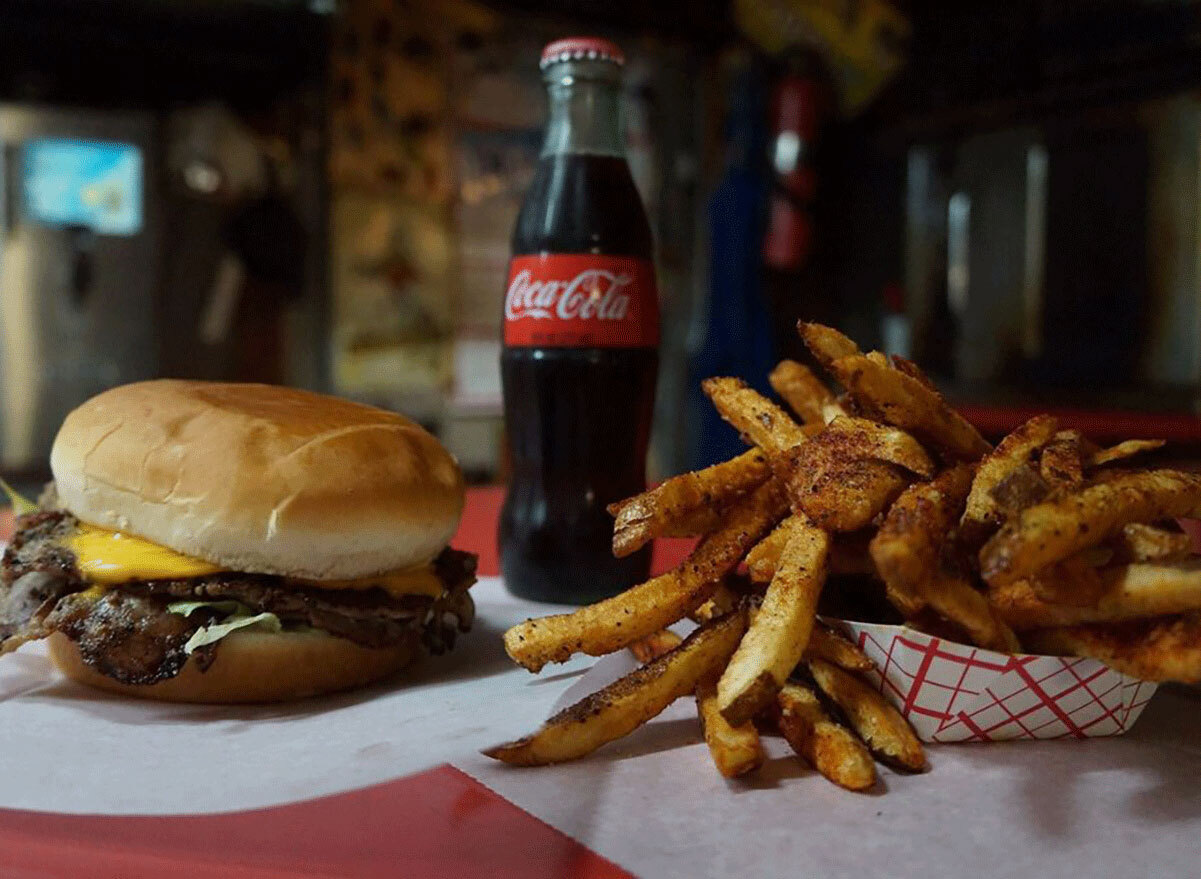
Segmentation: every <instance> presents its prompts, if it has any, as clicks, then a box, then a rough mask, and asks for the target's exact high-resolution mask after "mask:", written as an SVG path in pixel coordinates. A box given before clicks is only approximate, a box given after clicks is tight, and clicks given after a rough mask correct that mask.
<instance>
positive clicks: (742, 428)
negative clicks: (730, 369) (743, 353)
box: [701, 378, 805, 455]
mask: <svg viewBox="0 0 1201 879" xmlns="http://www.w3.org/2000/svg"><path fill="white" fill-rule="evenodd" d="M701 387H702V388H704V390H705V393H706V394H707V395H708V397H709V399H710V400H712V401H713V405H714V406H715V407H716V408H717V411H718V413H719V414H720V415H721V417H722V418H723V419H725V420H726V422H728V423H729V424H730V426H732V427H733V428H734V429H735V430H737V431H738V432H739V433H740V434H741V435H742V437H743V439H745V440H746V441H747V442H748V443H750V444H752V445H756V446H758V447H759V448H761V449H763V451H765V452H767V453H768V454H769V455H781V454H783V453H784V452H786V451H788V450H789V449H791V448H792V447H793V446H797V445H800V444H801V443H803V442H804V441H805V432H804V431H803V430H802V429H801V427H800V425H798V424H797V423H796V422H795V421H793V420H792V419H791V418H790V417H789V416H788V413H787V412H785V411H784V410H783V409H781V408H780V407H779V406H777V405H776V404H775V403H773V402H772V401H771V400H769V399H767V398H766V397H764V396H762V395H761V394H759V393H758V392H757V391H754V390H752V389H751V388H749V387H747V384H746V382H744V381H743V380H742V379H738V378H708V379H705V380H704V381H703V382H701Z"/></svg>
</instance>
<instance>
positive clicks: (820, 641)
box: [802, 625, 876, 671]
mask: <svg viewBox="0 0 1201 879" xmlns="http://www.w3.org/2000/svg"><path fill="white" fill-rule="evenodd" d="M802 658H803V659H805V660H814V659H824V660H825V661H826V662H830V663H833V664H834V665H837V666H838V667H839V668H845V669H846V670H847V671H871V670H872V669H874V668H875V667H876V664H875V663H874V662H872V661H871V659H869V658H868V656H867V654H866V653H864V652H863V651H862V650H860V649H859V648H858V647H856V646H855V645H854V644H852V643H851V642H850V641H848V640H847V639H846V638H844V637H843V636H842V635H840V634H838V633H837V632H835V631H834V630H833V629H828V628H826V627H825V626H823V625H816V626H814V627H813V631H812V632H811V633H810V635H809V643H808V644H807V645H806V646H805V655H804V656H803V657H802Z"/></svg>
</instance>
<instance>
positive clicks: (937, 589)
mask: <svg viewBox="0 0 1201 879" xmlns="http://www.w3.org/2000/svg"><path fill="white" fill-rule="evenodd" d="M923 596H924V597H925V599H926V602H927V603H928V604H929V606H930V607H932V608H933V609H934V610H936V611H938V612H939V613H940V614H942V615H943V616H944V617H946V618H947V619H948V620H950V621H951V622H953V623H955V624H956V625H958V626H959V627H960V628H962V629H963V630H964V631H965V632H967V634H968V636H969V637H970V638H971V639H972V641H973V642H974V643H975V644H977V645H979V646H980V647H984V648H985V649H987V650H996V651H998V652H1000V653H1018V652H1020V651H1021V649H1022V648H1021V644H1020V643H1019V642H1018V639H1017V636H1016V635H1015V634H1014V633H1013V630H1012V629H1010V628H1009V626H1008V625H1006V623H1005V621H1004V620H1002V619H1001V617H1000V614H998V613H997V612H996V611H995V610H994V609H993V608H992V606H991V605H990V604H989V603H988V598H987V597H986V596H985V595H984V593H982V592H978V591H976V589H974V588H973V587H972V585H971V583H969V582H968V581H967V580H966V579H964V578H963V577H962V576H959V575H957V574H950V573H947V572H945V571H937V572H935V574H934V576H932V577H931V578H930V579H929V580H927V581H926V583H925V586H924V588H923Z"/></svg>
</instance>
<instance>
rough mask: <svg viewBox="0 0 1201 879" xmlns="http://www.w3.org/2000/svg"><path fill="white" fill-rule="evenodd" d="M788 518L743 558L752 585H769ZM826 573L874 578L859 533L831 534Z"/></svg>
mask: <svg viewBox="0 0 1201 879" xmlns="http://www.w3.org/2000/svg"><path fill="white" fill-rule="evenodd" d="M787 523H788V519H785V520H784V521H783V522H781V523H780V524H779V525H777V526H776V528H775V530H774V531H772V532H771V533H770V534H768V535H767V536H766V537H764V538H763V539H762V540H760V541H759V542H758V543H756V544H755V545H754V546H753V547H752V548H751V551H750V552H749V553H747V556H746V567H747V574H748V576H749V577H750V579H751V582H753V583H770V582H771V578H772V577H774V576H775V575H776V564H777V563H778V562H779V560H780V553H782V552H783V551H784V544H785V543H787V542H788V533H789V532H788V527H786V526H787ZM827 565H828V568H829V572H830V574H842V575H845V574H862V575H867V576H874V575H875V574H876V566H875V564H874V563H873V562H872V557H871V555H870V554H869V553H868V543H867V539H866V536H865V535H864V533H863V532H851V533H840V534H834V535H831V540H830V557H829V559H828V561H827Z"/></svg>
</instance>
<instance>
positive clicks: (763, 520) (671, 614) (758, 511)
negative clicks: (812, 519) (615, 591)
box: [505, 480, 787, 672]
mask: <svg viewBox="0 0 1201 879" xmlns="http://www.w3.org/2000/svg"><path fill="white" fill-rule="evenodd" d="M786 511H787V504H786V503H785V500H784V498H783V496H782V494H781V492H780V490H779V487H778V485H777V483H776V482H775V481H774V480H773V481H770V482H767V483H764V484H763V485H761V486H760V487H759V488H757V489H755V491H754V492H752V493H751V494H750V495H748V496H747V497H745V498H743V499H742V500H740V501H738V502H737V503H735V504H734V505H733V506H732V507H731V508H730V514H729V516H728V517H727V519H726V524H725V526H724V527H723V528H722V529H721V530H720V531H715V532H713V533H712V534H710V535H708V536H707V537H705V538H704V539H702V540H701V542H700V543H699V544H697V546H696V549H694V550H693V551H692V554H691V555H689V556H688V558H687V559H685V561H684V562H683V563H682V564H681V565H680V566H679V567H677V568H675V569H674V570H672V571H669V572H668V573H666V574H663V575H661V576H658V577H655V578H654V579H652V580H648V581H646V582H645V583H642V584H640V585H638V586H634V587H633V588H631V589H627V590H626V591H625V592H623V593H621V594H620V595H616V596H614V597H613V598H607V599H605V600H604V601H600V602H597V603H596V604H592V605H588V606H587V607H582V608H580V609H579V610H577V611H574V612H573V613H568V614H558V615H555V616H549V617H543V618H541V619H530V620H526V621H525V622H524V623H520V624H518V625H516V626H513V628H511V629H509V630H508V631H507V632H505V649H506V650H507V651H508V653H509V656H511V657H512V658H513V659H514V660H515V661H516V662H518V663H520V664H521V665H523V666H525V667H526V668H528V669H529V670H530V671H534V672H537V671H539V670H540V669H541V668H542V666H544V665H545V664H546V663H548V662H566V661H567V660H568V659H570V658H571V656H572V655H573V654H575V653H587V654H589V655H590V656H602V655H604V654H605V653H612V652H613V651H614V650H620V649H621V648H623V647H626V646H627V645H629V644H632V643H633V642H635V641H637V640H638V639H639V638H645V637H646V636H647V635H650V634H652V633H654V632H657V631H659V630H660V629H665V628H667V627H668V626H670V625H671V624H672V623H674V622H677V621H678V620H681V619H683V618H684V617H685V616H687V615H688V614H689V613H691V612H692V611H693V610H695V609H696V608H697V607H699V606H700V605H701V604H702V603H703V602H704V601H705V600H706V599H707V598H709V596H710V595H712V594H713V591H714V589H715V588H716V586H717V584H718V583H719V582H720V581H721V578H722V577H724V576H725V575H726V574H728V573H729V572H730V571H732V570H734V569H735V568H736V567H737V566H738V564H739V562H741V561H742V557H743V556H744V555H745V554H746V551H747V550H748V549H750V547H751V546H752V545H754V543H755V542H756V541H757V540H758V539H759V537H760V536H761V535H763V534H764V533H766V531H767V530H768V529H769V528H770V527H771V526H772V525H773V524H775V523H776V522H777V521H778V520H779V519H780V517H781V516H783V515H784V513H785V512H786Z"/></svg>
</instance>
